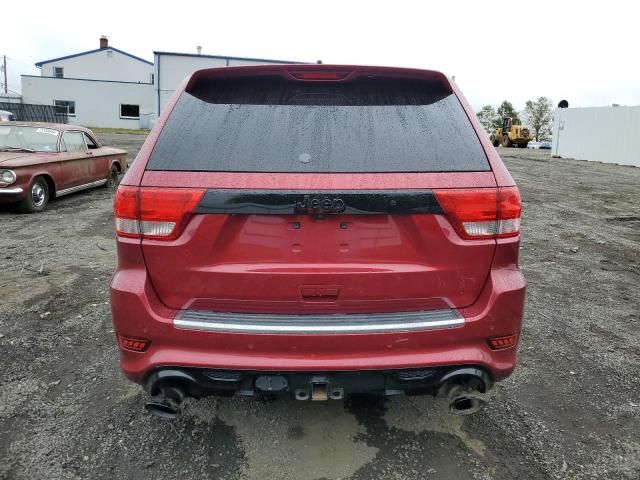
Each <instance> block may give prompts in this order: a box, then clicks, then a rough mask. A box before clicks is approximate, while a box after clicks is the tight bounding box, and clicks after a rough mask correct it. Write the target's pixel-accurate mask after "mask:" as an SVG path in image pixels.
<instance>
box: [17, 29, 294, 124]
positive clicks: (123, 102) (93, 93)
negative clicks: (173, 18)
mask: <svg viewBox="0 0 640 480" xmlns="http://www.w3.org/2000/svg"><path fill="white" fill-rule="evenodd" d="M198 50H200V47H198ZM153 54H154V61H155V62H154V63H155V65H154V63H151V62H149V61H147V60H144V59H142V58H139V57H136V56H134V55H131V54H129V53H127V52H124V51H122V50H119V49H117V48H114V47H111V46H109V42H108V40H107V38H106V37H102V38H100V48H97V49H96V50H89V51H87V52H81V53H76V54H73V55H67V56H65V57H60V58H53V59H51V60H44V61H42V62H38V63H36V66H37V67H39V68H40V69H41V71H40V75H39V76H38V75H22V101H23V103H33V104H40V105H54V106H56V107H58V108H59V109H60V110H61V111H67V112H68V115H69V123H73V124H78V125H84V126H88V127H112V128H134V129H136V128H150V126H151V125H152V124H153V122H154V121H155V119H156V118H157V116H158V114H159V113H160V112H161V111H162V107H163V106H164V105H165V104H166V102H167V101H168V100H169V98H170V97H171V95H172V94H173V92H174V91H175V90H176V88H177V87H178V85H179V84H180V83H181V82H182V80H184V78H186V77H187V76H188V75H189V74H191V73H192V72H193V71H195V70H198V69H201V68H208V67H226V66H236V65H260V64H267V63H299V62H288V61H285V60H268V59H259V58H241V57H224V56H218V55H201V54H199V53H198V54H189V53H172V52H153Z"/></svg>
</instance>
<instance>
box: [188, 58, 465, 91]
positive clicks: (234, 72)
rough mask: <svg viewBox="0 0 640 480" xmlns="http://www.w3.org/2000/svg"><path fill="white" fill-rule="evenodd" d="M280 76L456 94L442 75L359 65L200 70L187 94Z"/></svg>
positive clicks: (415, 70) (189, 81)
mask: <svg viewBox="0 0 640 480" xmlns="http://www.w3.org/2000/svg"><path fill="white" fill-rule="evenodd" d="M263 76H279V77H283V78H285V79H287V80H290V81H313V82H348V81H351V80H354V79H357V78H361V77H368V78H376V77H377V78H397V79H403V80H425V81H431V82H436V83H438V84H440V86H441V87H442V89H443V90H444V91H445V92H446V93H453V87H452V85H451V82H450V81H449V79H448V78H447V77H446V75H444V74H443V73H441V72H438V71H435V70H420V69H414V68H396V67H366V66H355V65H325V64H304V65H301V64H291V65H286V64H285V65H255V66H244V67H217V68H205V69H202V70H197V71H195V72H194V73H193V74H191V77H190V78H189V80H188V81H187V85H186V87H185V91H187V92H190V91H192V90H194V89H195V88H196V87H197V86H198V85H199V84H201V83H202V82H205V81H207V80H222V79H231V78H243V77H245V78H246V77H263Z"/></svg>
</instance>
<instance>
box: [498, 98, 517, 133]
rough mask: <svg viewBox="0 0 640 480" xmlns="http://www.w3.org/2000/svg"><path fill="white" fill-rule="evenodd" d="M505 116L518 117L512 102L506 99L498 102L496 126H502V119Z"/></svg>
mask: <svg viewBox="0 0 640 480" xmlns="http://www.w3.org/2000/svg"><path fill="white" fill-rule="evenodd" d="M505 117H510V118H513V119H516V118H518V112H516V109H515V108H513V104H512V103H511V102H507V101H506V100H505V101H504V102H502V103H501V104H500V106H499V107H498V124H497V125H496V127H500V126H502V119H503V118H505Z"/></svg>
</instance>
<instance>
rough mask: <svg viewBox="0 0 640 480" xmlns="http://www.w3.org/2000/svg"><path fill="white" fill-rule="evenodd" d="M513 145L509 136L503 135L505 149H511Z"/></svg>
mask: <svg viewBox="0 0 640 480" xmlns="http://www.w3.org/2000/svg"><path fill="white" fill-rule="evenodd" d="M512 145H513V142H512V141H511V139H510V138H509V136H508V135H503V136H502V146H503V147H511V146H512Z"/></svg>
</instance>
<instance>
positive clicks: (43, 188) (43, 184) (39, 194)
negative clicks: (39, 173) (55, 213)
mask: <svg viewBox="0 0 640 480" xmlns="http://www.w3.org/2000/svg"><path fill="white" fill-rule="evenodd" d="M47 203H49V184H48V183H47V181H46V180H45V179H44V178H43V177H36V178H34V179H33V181H32V182H31V185H30V186H29V192H28V195H27V196H26V197H25V198H24V200H22V201H21V202H20V203H18V211H20V212H23V213H34V212H41V211H42V210H44V207H46V206H47Z"/></svg>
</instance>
